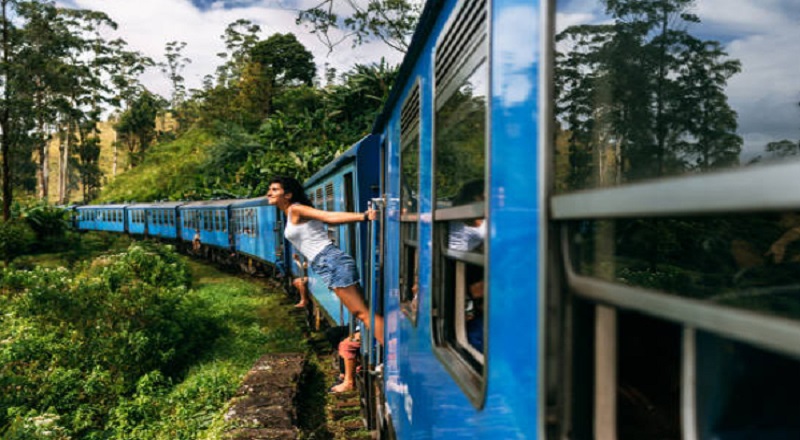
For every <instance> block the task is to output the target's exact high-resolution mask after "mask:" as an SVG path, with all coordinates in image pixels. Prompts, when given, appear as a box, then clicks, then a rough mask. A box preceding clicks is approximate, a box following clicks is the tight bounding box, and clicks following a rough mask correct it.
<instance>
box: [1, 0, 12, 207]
mask: <svg viewBox="0 0 800 440" xmlns="http://www.w3.org/2000/svg"><path fill="white" fill-rule="evenodd" d="M8 2H9V0H1V1H0V8H2V11H0V13H1V14H2V17H0V18H2V20H3V22H2V26H3V32H2V38H3V71H2V76H3V78H2V80H3V83H4V85H5V87H4V88H3V94H4V101H5V102H3V110H2V112H0V131H2V133H0V156H2V157H0V159H1V160H2V161H3V220H4V221H8V220H9V219H10V218H11V198H12V195H11V167H10V166H9V161H10V159H11V158H10V157H9V150H10V148H9V142H10V141H11V137H10V133H9V131H10V130H9V129H10V127H9V125H10V120H11V117H10V114H9V108H8V106H9V101H10V99H9V97H10V94H11V91H10V88H9V85H8V79H9V77H10V75H9V72H8V69H9V68H10V66H11V65H10V64H9V55H8V51H9V48H10V46H11V44H10V42H9V41H8V39H9V35H8V27H9V26H10V24H9V22H8V17H7V15H6V14H7V8H8Z"/></svg>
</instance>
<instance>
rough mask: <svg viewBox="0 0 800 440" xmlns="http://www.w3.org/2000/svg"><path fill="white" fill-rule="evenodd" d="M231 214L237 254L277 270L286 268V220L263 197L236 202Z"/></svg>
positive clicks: (232, 206) (231, 208)
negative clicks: (284, 223) (284, 225)
mask: <svg viewBox="0 0 800 440" xmlns="http://www.w3.org/2000/svg"><path fill="white" fill-rule="evenodd" d="M230 211H231V225H232V226H231V228H232V233H233V239H234V245H235V248H236V250H237V252H239V253H240V254H242V255H246V256H249V257H253V258H257V259H259V260H261V261H264V262H267V263H269V264H271V265H273V266H278V265H279V264H280V265H283V264H284V263H283V260H284V251H283V241H284V240H283V219H282V215H280V214H279V213H278V211H277V209H276V208H275V207H273V206H269V204H267V200H266V198H264V197H259V198H254V199H247V200H237V201H234V202H233V203H232V204H231V207H230Z"/></svg>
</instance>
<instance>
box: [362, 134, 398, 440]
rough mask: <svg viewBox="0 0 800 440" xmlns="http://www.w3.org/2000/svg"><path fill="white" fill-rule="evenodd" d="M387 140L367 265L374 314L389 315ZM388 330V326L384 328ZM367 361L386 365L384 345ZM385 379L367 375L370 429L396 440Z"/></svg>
mask: <svg viewBox="0 0 800 440" xmlns="http://www.w3.org/2000/svg"><path fill="white" fill-rule="evenodd" d="M386 151H387V146H386V142H385V141H383V142H381V143H380V147H379V152H378V157H379V164H380V168H379V170H380V171H379V174H378V179H379V181H378V191H377V193H378V194H380V195H382V196H381V197H379V198H378V199H377V206H373V209H376V210H378V212H379V217H378V219H377V220H376V221H373V222H369V224H368V228H369V229H368V234H367V246H368V247H367V258H368V261H369V263H368V264H367V267H368V268H370V269H371V272H370V280H369V284H368V285H369V286H370V289H369V295H368V298H369V300H370V303H369V307H370V316H371V317H374V316H375V315H376V314H379V315H381V316H385V308H384V304H385V295H386V292H385V291H384V286H385V282H384V279H383V277H384V274H385V273H386V272H385V267H384V262H385V250H386V237H385V232H386V222H387V211H388V209H386V194H387V189H386V172H387V170H386ZM384 331H386V329H384ZM366 357H367V361H368V362H369V364H370V371H371V372H372V371H374V367H375V366H376V365H382V364H383V362H384V347H383V346H381V345H379V344H378V343H377V341H375V342H374V346H373V344H372V343H371V344H370V346H369V351H368V352H367V353H366ZM384 385H385V381H384V376H383V374H381V372H379V373H378V374H374V373H372V374H367V375H366V376H365V387H364V389H365V390H366V392H365V394H366V401H367V403H368V404H367V405H364V409H365V417H366V419H367V421H368V428H369V429H371V430H374V431H375V432H376V433H377V438H378V439H380V440H385V439H394V438H395V436H394V429H393V428H392V425H391V417H389V415H388V414H386V411H385V408H387V405H386V395H385V387H384Z"/></svg>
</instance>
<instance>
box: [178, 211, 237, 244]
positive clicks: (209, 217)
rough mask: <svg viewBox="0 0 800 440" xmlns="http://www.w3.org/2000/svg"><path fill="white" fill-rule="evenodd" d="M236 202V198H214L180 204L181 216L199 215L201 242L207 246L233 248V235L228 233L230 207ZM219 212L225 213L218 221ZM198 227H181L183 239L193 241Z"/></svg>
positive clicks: (198, 223)
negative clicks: (217, 225)
mask: <svg viewBox="0 0 800 440" xmlns="http://www.w3.org/2000/svg"><path fill="white" fill-rule="evenodd" d="M234 202H236V201H235V200H212V201H204V202H190V203H187V204H185V205H182V206H180V207H179V208H178V209H179V211H180V215H181V218H184V216H187V217H185V218H192V216H193V215H194V216H197V219H198V220H197V226H198V227H199V232H200V242H201V243H202V244H203V245H206V246H213V247H217V248H222V249H231V247H232V242H231V236H230V235H229V234H228V229H229V225H228V218H229V214H228V212H229V208H230V206H231V205H232V204H233V203H234ZM217 212H222V213H223V220H222V221H221V222H219V225H220V226H219V227H215V225H216V224H217V223H218V216H217V214H216V213H217ZM204 226H205V227H204ZM196 229H197V228H192V227H190V228H181V239H182V240H184V241H192V239H193V238H194V234H195V231H196Z"/></svg>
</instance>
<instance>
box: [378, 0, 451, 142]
mask: <svg viewBox="0 0 800 440" xmlns="http://www.w3.org/2000/svg"><path fill="white" fill-rule="evenodd" d="M444 3H445V2H444V0H428V1H426V2H425V7H424V8H423V9H422V14H420V17H419V22H418V24H417V29H416V30H415V31H414V35H413V36H412V37H411V43H410V44H409V46H408V52H406V55H405V56H404V57H403V63H402V64H400V70H399V72H398V73H397V78H396V79H395V81H394V85H393V86H392V91H391V92H390V93H389V97H388V98H387V99H386V103H384V105H383V111H382V112H381V114H380V115H378V118H377V119H376V120H375V124H374V125H373V126H372V133H373V134H376V135H377V134H381V133H383V127H384V125H386V123H387V121H388V120H389V118H390V117H391V116H392V112H393V110H394V107H395V105H396V104H397V101H399V100H400V97H401V94H402V92H403V90H404V89H405V85H406V83H407V82H408V79H409V78H410V77H411V73H412V72H413V71H414V68H415V67H416V65H417V60H418V59H419V57H420V54H421V53H422V50H423V49H424V48H425V44H426V43H427V41H428V36H429V35H430V34H431V31H432V30H433V27H434V25H435V24H436V18H437V17H438V16H439V12H440V11H441V10H442V7H443V6H444Z"/></svg>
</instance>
